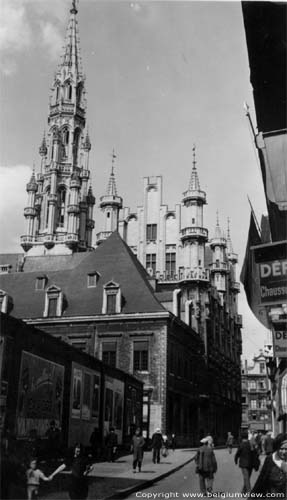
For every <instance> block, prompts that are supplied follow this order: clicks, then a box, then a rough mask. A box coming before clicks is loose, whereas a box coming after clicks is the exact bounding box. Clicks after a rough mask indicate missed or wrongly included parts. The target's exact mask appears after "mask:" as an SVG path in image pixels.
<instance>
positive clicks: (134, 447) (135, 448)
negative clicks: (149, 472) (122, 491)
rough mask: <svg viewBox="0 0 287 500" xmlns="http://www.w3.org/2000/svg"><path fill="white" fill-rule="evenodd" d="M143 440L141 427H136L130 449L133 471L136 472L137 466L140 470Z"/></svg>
mask: <svg viewBox="0 0 287 500" xmlns="http://www.w3.org/2000/svg"><path fill="white" fill-rule="evenodd" d="M144 445H145V440H144V438H143V436H142V433H141V429H140V428H139V427H137V428H136V431H135V434H134V435H133V437H132V444H131V451H132V453H133V472H136V469H137V466H138V469H139V472H141V467H142V461H143V455H144V450H143V448H144Z"/></svg>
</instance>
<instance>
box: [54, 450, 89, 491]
mask: <svg viewBox="0 0 287 500" xmlns="http://www.w3.org/2000/svg"><path fill="white" fill-rule="evenodd" d="M69 466H70V467H71V475H70V478H69V485H68V493H69V497H70V498H71V500H85V499H86V498H87V496H88V491H89V485H88V478H87V474H88V473H89V472H90V471H91V469H92V466H91V465H89V461H88V458H87V457H86V456H85V455H84V450H83V446H82V445H81V443H76V444H75V446H74V448H73V454H72V459H70V458H68V459H67V460H66V461H65V462H64V463H63V464H62V465H60V467H58V468H57V469H56V470H55V471H54V472H53V473H52V474H51V475H50V477H49V479H53V477H54V476H55V475H56V474H58V473H59V472H62V471H63V470H64V469H66V467H69Z"/></svg>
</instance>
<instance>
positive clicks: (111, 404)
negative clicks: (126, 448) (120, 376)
mask: <svg viewBox="0 0 287 500" xmlns="http://www.w3.org/2000/svg"><path fill="white" fill-rule="evenodd" d="M123 402H124V383H123V382H121V381H120V380H115V379H113V378H111V377H106V380H105V418H104V420H105V432H108V430H109V427H110V426H113V427H114V428H115V430H116V432H117V435H118V439H119V442H120V441H121V439H122V427H123V404H124V403H123Z"/></svg>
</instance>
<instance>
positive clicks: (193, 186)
mask: <svg viewBox="0 0 287 500" xmlns="http://www.w3.org/2000/svg"><path fill="white" fill-rule="evenodd" d="M192 156H193V159H192V165H193V166H192V171H191V177H190V181H189V186H188V190H189V191H200V185H199V179H198V173H197V170H196V157H195V144H194V145H193V148H192Z"/></svg>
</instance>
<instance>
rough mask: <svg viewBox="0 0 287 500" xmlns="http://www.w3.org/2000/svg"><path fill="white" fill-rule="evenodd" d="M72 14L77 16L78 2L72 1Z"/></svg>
mask: <svg viewBox="0 0 287 500" xmlns="http://www.w3.org/2000/svg"><path fill="white" fill-rule="evenodd" d="M70 12H71V14H77V13H78V10H77V7H76V0H72V8H71V9H70Z"/></svg>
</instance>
